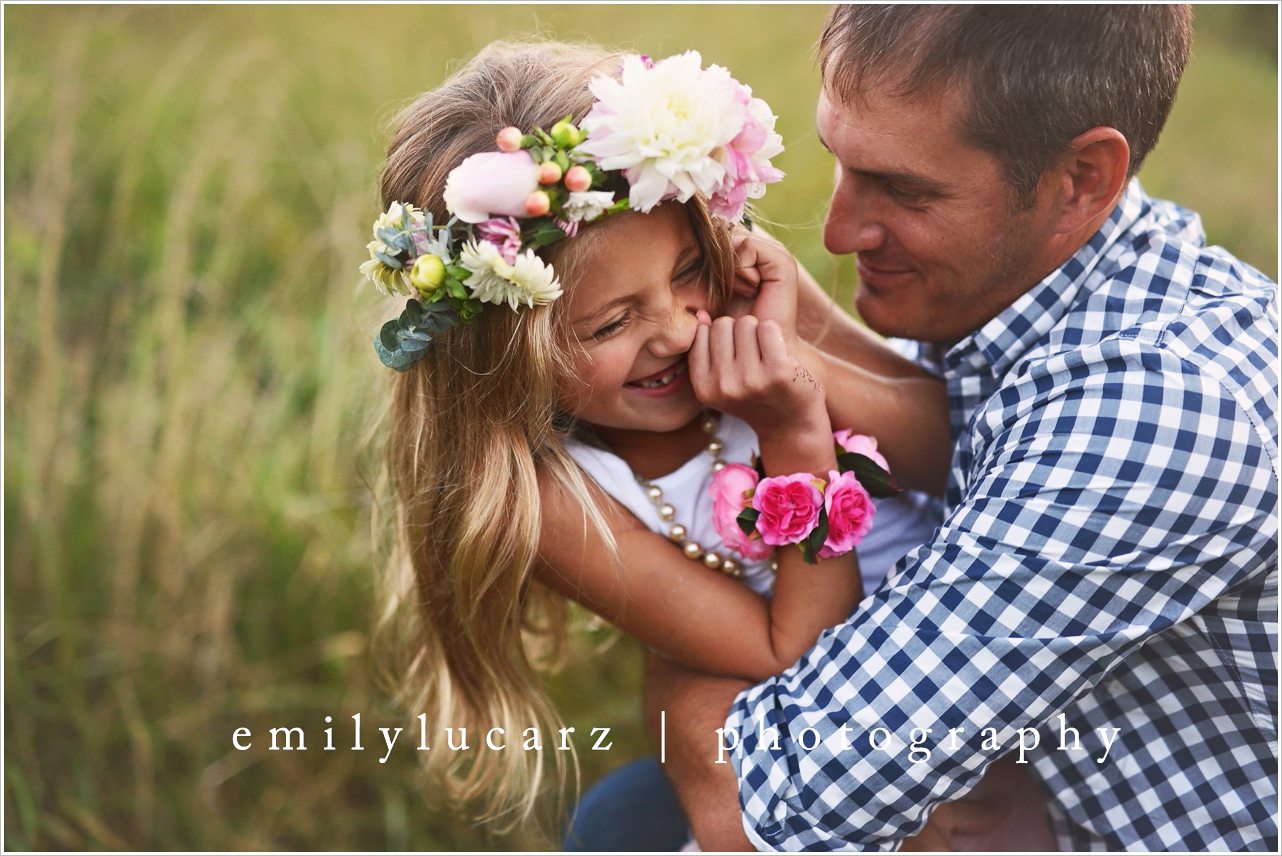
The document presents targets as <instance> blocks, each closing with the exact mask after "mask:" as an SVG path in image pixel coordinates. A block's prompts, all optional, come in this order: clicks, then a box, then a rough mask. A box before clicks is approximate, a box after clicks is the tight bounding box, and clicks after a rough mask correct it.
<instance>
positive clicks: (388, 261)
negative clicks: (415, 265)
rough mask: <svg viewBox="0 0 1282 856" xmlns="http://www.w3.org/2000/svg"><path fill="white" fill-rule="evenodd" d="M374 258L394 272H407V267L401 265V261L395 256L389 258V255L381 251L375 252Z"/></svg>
mask: <svg viewBox="0 0 1282 856" xmlns="http://www.w3.org/2000/svg"><path fill="white" fill-rule="evenodd" d="M374 258H376V259H378V260H379V261H380V262H382V263H383V264H385V265H387V266H388V267H389V268H392V269H393V270H405V265H403V264H401V261H400V259H398V258H396V257H395V256H389V255H388V254H387V253H384V252H382V251H380V250H375V251H374Z"/></svg>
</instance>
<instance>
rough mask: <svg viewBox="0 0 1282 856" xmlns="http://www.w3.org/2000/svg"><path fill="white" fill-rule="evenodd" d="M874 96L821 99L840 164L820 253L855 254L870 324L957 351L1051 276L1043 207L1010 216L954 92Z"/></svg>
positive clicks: (823, 124)
mask: <svg viewBox="0 0 1282 856" xmlns="http://www.w3.org/2000/svg"><path fill="white" fill-rule="evenodd" d="M866 94H867V99H866V101H860V100H856V101H855V102H854V103H850V104H845V103H842V102H841V101H839V100H836V96H831V97H830V95H829V93H828V92H826V91H825V92H824V93H823V94H821V95H820V97H819V109H818V115H817V123H818V130H819V137H820V141H821V142H822V143H823V144H824V145H825V147H826V148H828V149H829V150H830V151H831V152H832V153H833V154H834V155H835V156H836V158H837V170H836V186H835V187H834V189H833V194H832V202H831V204H830V206H829V209H828V219H827V222H826V223H825V224H824V246H826V247H827V248H828V251H829V252H831V253H833V254H836V255H844V254H846V253H856V254H857V255H858V258H857V261H856V267H857V270H858V273H859V289H858V292H857V294H856V298H855V308H856V309H857V310H858V312H859V314H860V316H861V317H862V318H863V319H864V321H865V322H866V323H867V324H868V326H869V327H871V328H872V329H873V330H876V331H877V332H878V333H881V334H882V335H886V336H900V337H905V338H911V339H920V340H923V341H927V342H937V343H943V344H950V343H952V342H955V341H957V340H958V339H961V338H962V337H964V336H966V335H967V334H969V333H972V332H974V331H975V330H977V329H979V328H980V327H981V326H983V325H984V323H985V322H986V321H988V320H989V319H991V318H993V317H994V316H995V315H997V314H998V313H999V312H1001V311H1002V310H1003V309H1005V308H1006V307H1007V306H1009V305H1010V304H1011V303H1012V302H1013V301H1014V300H1015V298H1017V297H1018V296H1019V295H1020V294H1022V293H1023V292H1024V291H1026V290H1027V289H1028V288H1029V287H1031V286H1032V285H1033V284H1034V283H1036V282H1037V281H1038V280H1039V279H1041V277H1042V276H1043V275H1044V274H1045V273H1046V271H1041V272H1039V260H1040V259H1041V258H1042V257H1043V256H1044V254H1045V252H1044V250H1043V249H1042V247H1044V245H1045V243H1046V241H1047V240H1048V238H1049V232H1048V225H1047V223H1048V218H1047V216H1046V214H1045V212H1044V211H1043V210H1042V208H1044V207H1045V206H1040V207H1038V206H1035V207H1033V208H1031V209H1028V210H1024V211H1016V210H1014V208H1013V203H1012V200H1011V197H1010V191H1009V190H1008V184H1007V182H1006V179H1005V177H1004V175H1003V173H1002V171H1001V167H1000V166H999V164H998V162H997V159H996V158H995V157H994V156H993V155H991V154H988V153H987V152H984V151H981V150H979V149H977V148H975V147H973V146H971V145H969V144H967V143H965V142H964V141H963V140H962V137H961V133H960V130H959V129H960V127H961V117H962V102H961V98H960V96H959V95H957V94H956V93H955V92H953V91H949V92H947V93H944V94H943V95H940V96H938V97H935V98H930V99H923V100H913V101H905V100H903V99H898V98H894V97H891V96H888V95H884V94H882V92H880V91H878V90H875V89H874V90H871V91H869V92H867V93H866ZM1039 198H1040V197H1039Z"/></svg>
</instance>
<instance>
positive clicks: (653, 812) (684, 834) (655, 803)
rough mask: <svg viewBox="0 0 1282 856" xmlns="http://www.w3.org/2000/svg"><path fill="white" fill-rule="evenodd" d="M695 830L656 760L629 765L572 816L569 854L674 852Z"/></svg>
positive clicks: (567, 841)
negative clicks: (637, 851)
mask: <svg viewBox="0 0 1282 856" xmlns="http://www.w3.org/2000/svg"><path fill="white" fill-rule="evenodd" d="M689 837H690V827H689V825H688V824H687V823H686V819H685V815H684V814H683V813H682V811H681V803H680V802H678V801H677V794H676V791H674V790H673V789H672V786H671V785H670V784H668V780H667V778H666V777H665V776H664V775H663V768H662V767H660V766H659V762H658V760H657V759H655V758H642V759H641V760H639V761H633V762H631V763H630V764H626V765H624V766H622V767H620V768H619V769H617V770H615V771H614V772H612V773H610V774H608V775H607V776H606V777H605V778H603V779H602V780H601V781H599V782H597V783H596V784H595V785H593V786H592V787H591V788H589V789H588V791H587V793H585V794H584V795H583V799H581V800H579V805H578V807H577V810H576V812H575V813H574V814H573V815H572V816H571V819H570V822H569V824H568V828H567V830H566V833H565V844H564V846H563V849H564V850H568V851H571V852H582V851H589V850H597V851H605V852H619V851H625V850H640V851H646V852H673V851H677V850H680V849H681V847H682V845H684V844H685V843H686V841H687V840H689Z"/></svg>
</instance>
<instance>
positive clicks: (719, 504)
mask: <svg viewBox="0 0 1282 856" xmlns="http://www.w3.org/2000/svg"><path fill="white" fill-rule="evenodd" d="M756 486H757V471H756V470H754V469H753V468H752V467H749V466H747V465H746V464H726V465H725V466H724V467H722V468H721V470H720V471H718V472H715V473H713V474H712V483H711V484H710V485H708V495H709V496H710V497H712V526H713V528H714V529H716V530H717V534H718V535H720V536H721V543H722V544H723V545H724V546H725V547H726V549H727V550H734V551H735V552H736V553H738V554H739V555H740V556H743V557H744V558H745V559H768V558H769V557H770V555H771V554H772V553H774V548H773V547H771V546H770V545H769V544H767V543H765V542H764V541H762V540H761V539H752V538H749V537H748V536H747V535H746V534H744V531H743V530H742V529H740V528H739V524H738V523H737V522H736V520H735V518H737V517H738V516H739V513H740V512H741V511H743V510H744V509H745V508H747V507H748V500H747V499H745V498H744V494H745V493H747V492H748V491H750V490H752V489H753V488H755V487H756Z"/></svg>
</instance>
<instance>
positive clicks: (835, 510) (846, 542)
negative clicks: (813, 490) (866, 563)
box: [816, 441, 876, 559]
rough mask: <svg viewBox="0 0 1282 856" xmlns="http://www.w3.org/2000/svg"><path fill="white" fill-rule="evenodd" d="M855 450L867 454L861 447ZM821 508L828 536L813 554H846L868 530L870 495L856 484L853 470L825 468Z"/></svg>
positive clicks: (827, 555) (871, 513)
mask: <svg viewBox="0 0 1282 856" xmlns="http://www.w3.org/2000/svg"><path fill="white" fill-rule="evenodd" d="M874 445H875V441H874ZM848 451H853V450H848ZM859 453H860V454H861V455H866V454H868V453H867V452H864V451H862V450H861V451H860V452H859ZM874 454H876V452H875V451H874ZM824 510H825V511H826V512H827V515H828V537H827V538H826V539H824V545H823V547H822V548H820V550H819V552H818V553H817V554H816V555H817V556H818V557H819V558H820V559H827V558H829V557H830V556H840V555H843V554H845V553H849V552H850V551H851V550H853V549H854V548H855V547H856V546H858V544H859V542H860V541H862V540H863V539H864V536H865V535H867V534H868V530H870V529H872V517H873V511H874V508H873V504H872V497H871V496H869V495H868V491H867V490H865V489H864V486H863V485H862V484H860V483H859V479H857V478H855V475H854V473H839V472H837V471H836V470H829V471H828V487H827V489H826V490H825V491H824Z"/></svg>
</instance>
